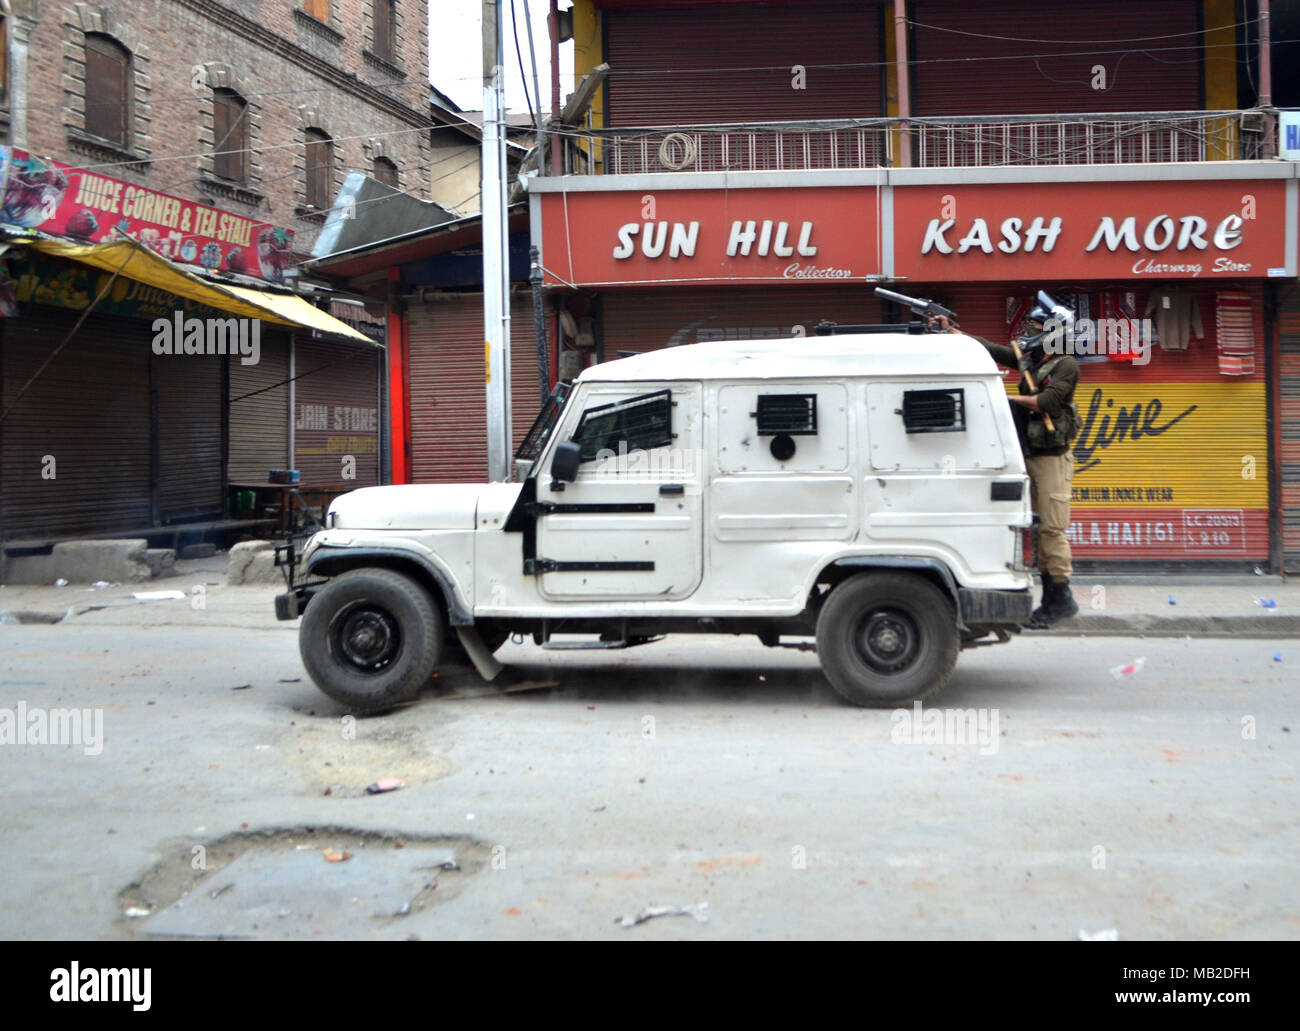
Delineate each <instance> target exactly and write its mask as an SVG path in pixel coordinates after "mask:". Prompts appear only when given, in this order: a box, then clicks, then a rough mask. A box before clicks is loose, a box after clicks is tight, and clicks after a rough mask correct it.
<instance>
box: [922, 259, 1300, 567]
mask: <svg viewBox="0 0 1300 1031" xmlns="http://www.w3.org/2000/svg"><path fill="white" fill-rule="evenodd" d="M1170 285H1171V284H1157V286H1156V288H1157V289H1158V288H1163V287H1169V286H1170ZM1108 288H1109V289H1119V290H1131V291H1132V292H1133V293H1134V295H1135V302H1136V310H1137V314H1138V316H1139V318H1140V317H1141V316H1142V313H1143V312H1144V311H1145V309H1146V306H1147V302H1148V299H1149V297H1150V294H1151V291H1152V289H1153V286H1152V284H1149V283H1129V284H1127V285H1126V284H1110V283H1107V284H1097V283H1091V284H1088V283H1085V284H1076V285H1070V284H1062V285H1058V284H1051V283H1047V284H1044V283H1037V284H1032V285H1031V284H1003V285H993V284H969V285H968V284H952V283H944V284H911V285H909V287H908V292H909V293H914V294H918V295H920V296H924V297H933V298H935V299H937V300H939V301H940V303H942V304H944V305H946V306H948V307H950V308H952V309H953V310H954V311H956V312H957V314H958V315H959V316H960V320H961V326H962V328H963V329H964V330H965V331H966V332H968V333H970V334H972V335H975V336H982V337H984V338H986V339H988V340H992V341H993V342H995V343H1005V342H1006V341H1007V340H1008V338H1009V334H1010V327H1009V326H1008V324H1007V299H1008V297H1014V298H1018V299H1025V300H1027V299H1029V298H1031V297H1032V296H1033V294H1034V292H1035V290H1037V289H1044V290H1046V291H1047V292H1048V293H1050V294H1052V295H1053V296H1054V297H1055V298H1056V299H1057V300H1069V302H1070V303H1073V304H1075V305H1076V307H1077V301H1076V300H1075V299H1074V298H1075V297H1077V295H1079V294H1082V295H1085V296H1086V298H1087V300H1088V304H1089V311H1090V316H1091V317H1093V318H1096V317H1098V315H1099V312H1098V310H1097V309H1098V305H1099V293H1098V292H1099V291H1100V290H1102V289H1108ZM1175 288H1177V289H1186V290H1188V291H1190V292H1191V293H1192V294H1193V295H1194V297H1195V300H1196V304H1197V307H1198V310H1199V312H1200V316H1201V322H1202V324H1203V327H1204V333H1205V338H1204V339H1203V340H1199V339H1197V338H1196V337H1195V335H1193V336H1192V337H1191V339H1190V341H1189V344H1188V349H1187V350H1186V351H1166V350H1163V349H1161V348H1160V347H1159V346H1158V345H1157V346H1156V347H1154V348H1152V350H1151V356H1150V361H1149V363H1148V364H1146V365H1136V364H1131V363H1128V362H1117V361H1109V360H1091V361H1084V362H1083V363H1082V364H1081V367H1080V379H1079V386H1078V389H1077V390H1076V392H1075V402H1076V404H1077V405H1078V407H1079V413H1080V417H1081V420H1082V423H1083V426H1082V430H1081V433H1080V436H1079V438H1078V439H1077V440H1076V442H1075V445H1074V457H1075V476H1074V491H1075V496H1074V501H1073V508H1072V512H1071V518H1072V525H1071V538H1072V546H1073V549H1074V556H1075V561H1076V564H1079V563H1080V562H1082V564H1083V566H1084V567H1085V568H1091V567H1092V566H1093V565H1094V564H1095V565H1096V566H1097V567H1098V568H1103V567H1106V566H1109V565H1123V564H1128V563H1142V564H1145V565H1150V566H1169V567H1179V566H1188V565H1191V566H1196V565H1204V564H1207V563H1217V564H1223V565H1226V564H1238V565H1241V566H1246V565H1247V564H1250V565H1254V564H1256V563H1265V562H1267V560H1268V556H1269V519H1268V515H1269V513H1268V482H1269V460H1268V454H1269V448H1268V439H1267V432H1268V431H1267V426H1268V418H1267V389H1266V380H1265V372H1264V368H1265V362H1264V353H1265V346H1266V344H1265V324H1264V289H1263V286H1262V285H1261V284H1260V283H1258V282H1253V283H1252V282H1234V283H1190V282H1184V283H1182V284H1179V285H1176V286H1175ZM1220 292H1232V293H1240V294H1245V295H1246V296H1247V297H1248V298H1249V302H1250V309H1251V315H1252V322H1253V334H1254V341H1255V358H1254V372H1253V373H1252V374H1250V375H1245V376H1226V375H1223V374H1222V373H1221V371H1220V364H1219V355H1218V346H1217V343H1218V331H1217V326H1216V311H1217V296H1218V294H1219V293H1220ZM1072 295H1074V296H1072ZM1152 317H1153V318H1154V315H1153V316H1152ZM1284 332H1285V331H1284ZM1297 339H1298V340H1300V334H1297ZM1295 353H1297V354H1300V344H1298V345H1297V347H1296V352H1295ZM1284 363H1285V357H1284ZM1017 379H1018V376H1017V375H1016V374H1015V373H1013V372H1010V371H1008V372H1007V373H1006V376H1005V380H1006V383H1007V386H1008V389H1009V390H1012V391H1014V390H1015V389H1016V388H1015V384H1016V382H1017ZM1295 396H1300V395H1295ZM1284 407H1285V402H1284ZM1283 425H1284V427H1285V421H1284V423H1283ZM1284 433H1285V430H1284ZM1296 439H1298V440H1300V433H1297V434H1296ZM1283 474H1284V476H1285V470H1284V471H1283ZM1297 523H1298V524H1300V520H1297Z"/></svg>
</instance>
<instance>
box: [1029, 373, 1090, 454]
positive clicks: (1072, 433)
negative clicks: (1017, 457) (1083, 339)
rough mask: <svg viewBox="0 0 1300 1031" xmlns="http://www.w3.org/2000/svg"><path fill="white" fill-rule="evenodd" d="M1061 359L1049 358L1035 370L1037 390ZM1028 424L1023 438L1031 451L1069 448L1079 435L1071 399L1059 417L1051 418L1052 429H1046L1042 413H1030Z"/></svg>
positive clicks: (1077, 419) (1076, 415)
mask: <svg viewBox="0 0 1300 1031" xmlns="http://www.w3.org/2000/svg"><path fill="white" fill-rule="evenodd" d="M1060 361H1061V358H1060V357H1055V358H1049V359H1048V360H1047V361H1046V362H1044V363H1043V364H1042V365H1041V366H1040V367H1039V368H1038V370H1037V374H1036V376H1035V377H1034V378H1035V381H1036V382H1037V384H1038V389H1039V390H1040V391H1041V390H1043V389H1044V388H1045V387H1046V386H1047V384H1048V382H1049V381H1050V379H1051V376H1052V370H1054V369H1055V368H1056V366H1057V365H1058V364H1059V363H1060ZM1029 416H1030V418H1029V422H1028V424H1027V425H1026V427H1025V436H1026V438H1027V439H1028V442H1029V448H1030V450H1031V451H1054V450H1056V449H1058V448H1064V447H1069V446H1070V442H1071V441H1073V440H1074V438H1075V437H1076V436H1078V434H1079V408H1078V406H1077V405H1075V403H1074V398H1073V397H1071V398H1070V400H1069V402H1068V403H1067V404H1066V405H1065V406H1064V408H1062V410H1061V414H1060V415H1059V416H1053V417H1052V426H1053V428H1052V429H1050V430H1049V429H1048V428H1047V423H1046V421H1045V420H1044V419H1043V413H1041V412H1032V411H1031V412H1030V413H1029Z"/></svg>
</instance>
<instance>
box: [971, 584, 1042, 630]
mask: <svg viewBox="0 0 1300 1031" xmlns="http://www.w3.org/2000/svg"><path fill="white" fill-rule="evenodd" d="M957 598H958V602H959V603H960V605H961V621H962V622H963V623H965V624H966V625H967V626H997V625H1004V626H1005V625H1015V626H1021V625H1023V624H1025V623H1028V622H1029V615H1030V613H1031V612H1033V610H1034V596H1033V594H1031V593H1030V592H1029V591H971V590H967V589H965V588H962V589H960V590H959V591H958V592H957Z"/></svg>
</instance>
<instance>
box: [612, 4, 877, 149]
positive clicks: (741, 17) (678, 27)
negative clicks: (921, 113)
mask: <svg viewBox="0 0 1300 1031" xmlns="http://www.w3.org/2000/svg"><path fill="white" fill-rule="evenodd" d="M881 24H882V14H881V9H880V6H879V4H877V3H874V2H838V3H829V4H818V5H817V11H816V12H815V13H813V12H810V11H808V10H807V7H806V5H805V4H801V3H784V4H764V5H761V6H760V5H746V6H744V7H741V6H738V5H730V6H716V7H691V8H689V9H673V10H662V9H660V10H650V11H623V10H612V11H606V12H605V26H606V48H605V54H606V56H605V60H606V61H607V62H608V63H609V66H610V69H611V71H610V77H609V79H608V80H607V84H606V87H605V88H606V90H607V98H608V102H607V104H606V110H607V111H608V113H609V119H608V124H610V125H611V126H617V125H674V124H681V123H689V124H695V125H704V124H709V123H716V122H782V121H808V120H810V119H816V118H876V117H879V116H881V115H883V114H884V113H885V111H884V102H883V100H882V93H883V91H882V87H881V84H882V80H883V74H884V73H883V65H882V63H881V62H882V61H883V53H884V52H883V49H882V46H881V40H880V37H881V33H880V26H881ZM795 66H801V67H803V68H804V69H805V73H806V77H805V79H804V82H803V88H794V87H795V81H794V75H795V73H794V68H795Z"/></svg>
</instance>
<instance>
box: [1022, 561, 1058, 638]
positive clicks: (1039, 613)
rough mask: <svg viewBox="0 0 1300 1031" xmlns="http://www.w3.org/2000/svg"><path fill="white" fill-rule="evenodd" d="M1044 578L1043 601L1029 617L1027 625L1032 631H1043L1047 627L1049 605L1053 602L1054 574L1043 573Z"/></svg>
mask: <svg viewBox="0 0 1300 1031" xmlns="http://www.w3.org/2000/svg"><path fill="white" fill-rule="evenodd" d="M1040 575H1041V576H1042V578H1043V600H1042V602H1041V603H1040V604H1039V606H1038V608H1036V609H1034V611H1033V612H1032V613H1031V614H1030V616H1029V622H1028V623H1026V624H1025V626H1026V627H1028V628H1029V629H1030V630H1041V629H1042V628H1043V627H1045V626H1047V625H1048V624H1047V609H1048V603H1049V602H1050V601H1051V600H1052V574H1051V573H1042V574H1040Z"/></svg>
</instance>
